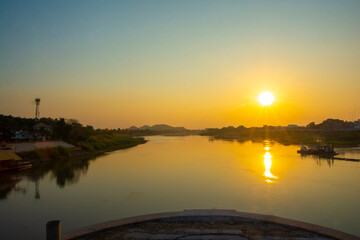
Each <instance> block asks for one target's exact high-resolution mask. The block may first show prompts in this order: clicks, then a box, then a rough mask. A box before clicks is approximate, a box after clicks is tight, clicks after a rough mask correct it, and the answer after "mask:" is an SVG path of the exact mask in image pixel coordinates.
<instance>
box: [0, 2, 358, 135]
mask: <svg viewBox="0 0 360 240" xmlns="http://www.w3.org/2000/svg"><path fill="white" fill-rule="evenodd" d="M0 9H2V10H1V14H0V16H1V19H0V20H1V21H0V53H1V56H3V57H2V58H1V59H0V113H1V114H5V115H10V114H11V115H14V116H22V117H33V116H34V112H35V105H34V103H33V99H34V98H35V97H40V98H41V99H42V102H41V106H40V112H41V116H44V117H65V118H75V119H78V120H79V121H80V122H81V123H83V124H91V125H93V126H95V127H101V128H106V127H107V128H118V127H120V128H126V127H130V126H132V125H135V126H141V125H144V124H148V125H152V124H158V123H165V124H169V125H173V126H184V127H187V128H206V127H223V126H229V125H233V126H238V125H245V126H248V127H249V126H262V125H264V124H268V125H287V124H300V125H305V124H307V123H309V122H311V121H315V122H320V121H323V120H325V119H327V118H340V119H344V120H355V119H358V118H360V97H359V95H358V94H359V93H358V92H359V90H360V79H359V76H360V44H359V39H360V25H359V24H358V23H359V22H360V15H359V14H358V12H359V11H360V3H359V2H356V1H353V2H352V1H348V2H337V1H330V2H329V1H325V2H322V1H319V2H316V3H311V4H310V2H307V1H301V2H292V3H289V2H287V1H277V2H274V3H271V4H270V3H268V2H267V1H259V2H253V1H249V2H230V1H229V2H227V3H223V2H221V1H219V2H212V4H207V3H205V2H204V3H201V2H166V1H165V2H164V1H154V2H144V3H141V2H116V1H115V2H112V3H109V4H108V5H106V4H100V3H98V2H96V1H87V2H86V4H85V2H82V1H78V2H69V3H63V2H56V3H49V4H48V5H46V6H43V5H41V4H40V3H34V4H30V3H25V4H24V5H22V6H19V5H16V4H14V3H1V6H0ZM265 90H267V91H271V92H272V93H273V94H274V96H275V102H274V104H273V105H272V106H270V107H267V108H264V107H262V106H261V105H259V103H258V102H257V96H258V95H259V94H260V93H261V92H262V91H265Z"/></svg>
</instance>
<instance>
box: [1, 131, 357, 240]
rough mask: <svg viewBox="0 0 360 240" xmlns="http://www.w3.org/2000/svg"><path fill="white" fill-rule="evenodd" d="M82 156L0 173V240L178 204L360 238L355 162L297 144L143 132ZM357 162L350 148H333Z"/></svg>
mask: <svg viewBox="0 0 360 240" xmlns="http://www.w3.org/2000/svg"><path fill="white" fill-rule="evenodd" d="M146 139H148V140H149V142H147V143H146V144H142V145H139V146H136V147H133V148H129V149H125V150H119V151H115V152H110V153H106V154H103V155H100V156H97V157H93V158H91V159H79V160H62V161H52V162H51V163H47V164H43V165H41V166H38V167H34V168H32V169H29V170H28V171H25V172H20V173H13V174H4V173H0V174H1V175H0V232H1V237H0V238H1V239H45V224H46V222H47V221H49V220H54V219H58V220H61V221H62V232H63V234H65V233H67V232H69V231H71V230H74V229H78V228H80V227H84V226H87V225H91V224H95V223H100V222H103V221H108V220H113V219H118V218H123V217H129V216H136V215H142V214H148V213H156V212H166V211H181V210H184V209H235V210H237V211H243V212H252V213H261V214H272V215H276V216H280V217H285V218H291V219H295V220H300V221H305V222H310V223H314V224H318V225H322V226H326V227H330V228H334V229H337V230H341V231H344V232H347V233H351V234H355V235H358V236H360V227H359V226H360V217H359V216H360V162H348V161H338V160H334V161H329V160H326V159H318V158H316V157H311V156H308V157H305V158H304V157H301V156H300V155H298V154H297V153H296V150H297V149H298V148H299V146H284V145H281V144H278V143H275V142H259V143H254V142H251V141H246V142H237V141H221V140H212V139H209V138H208V137H202V136H187V137H164V136H152V137H147V138H146ZM336 151H338V152H339V153H340V155H339V157H351V158H360V149H359V148H342V149H336Z"/></svg>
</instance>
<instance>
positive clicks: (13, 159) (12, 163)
mask: <svg viewBox="0 0 360 240" xmlns="http://www.w3.org/2000/svg"><path fill="white" fill-rule="evenodd" d="M30 167H32V164H31V163H30V162H29V161H25V160H22V159H21V158H20V157H19V156H18V155H17V154H16V153H14V152H7V151H0V171H14V170H23V169H27V168H30Z"/></svg>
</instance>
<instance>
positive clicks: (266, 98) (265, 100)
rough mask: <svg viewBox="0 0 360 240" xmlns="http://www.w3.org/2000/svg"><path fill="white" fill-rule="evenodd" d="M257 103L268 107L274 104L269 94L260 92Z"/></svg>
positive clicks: (272, 96)
mask: <svg viewBox="0 0 360 240" xmlns="http://www.w3.org/2000/svg"><path fill="white" fill-rule="evenodd" d="M258 101H259V103H260V104H261V105H263V106H269V105H271V104H272V103H273V102H274V95H272V93H271V92H262V93H261V94H260V95H259V97H258Z"/></svg>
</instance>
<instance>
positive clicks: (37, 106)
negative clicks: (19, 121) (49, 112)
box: [35, 98, 40, 120]
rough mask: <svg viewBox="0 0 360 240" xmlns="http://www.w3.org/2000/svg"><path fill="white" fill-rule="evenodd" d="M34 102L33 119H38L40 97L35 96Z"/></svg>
mask: <svg viewBox="0 0 360 240" xmlns="http://www.w3.org/2000/svg"><path fill="white" fill-rule="evenodd" d="M35 104H36V109H35V120H39V119H40V110H39V107H40V98H35Z"/></svg>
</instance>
